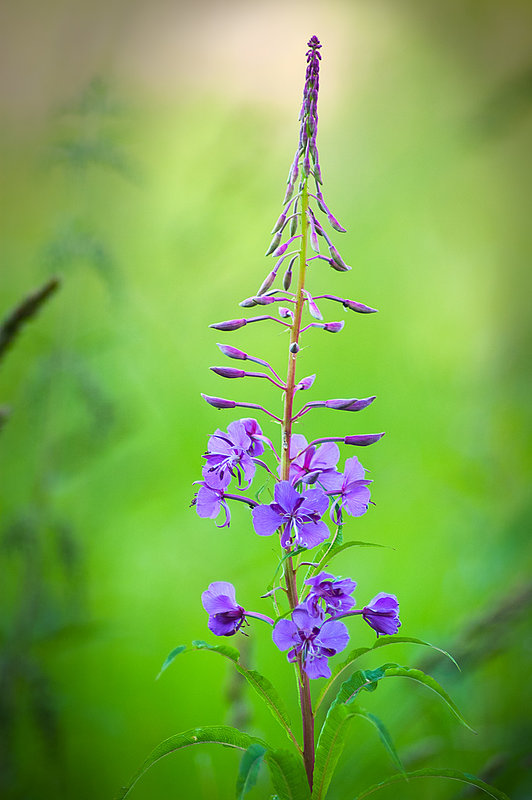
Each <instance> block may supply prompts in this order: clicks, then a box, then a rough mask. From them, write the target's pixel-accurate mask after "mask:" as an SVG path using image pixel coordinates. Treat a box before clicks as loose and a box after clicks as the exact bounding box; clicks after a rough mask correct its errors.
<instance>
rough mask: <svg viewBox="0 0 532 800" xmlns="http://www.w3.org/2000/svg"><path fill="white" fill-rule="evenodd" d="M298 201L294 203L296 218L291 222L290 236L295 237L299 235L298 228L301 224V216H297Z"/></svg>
mask: <svg viewBox="0 0 532 800" xmlns="http://www.w3.org/2000/svg"><path fill="white" fill-rule="evenodd" d="M297 202H298V201H297V200H296V202H295V203H294V216H293V217H292V219H291V220H290V236H294V235H295V234H296V233H297V226H298V223H299V214H297V213H296V212H297Z"/></svg>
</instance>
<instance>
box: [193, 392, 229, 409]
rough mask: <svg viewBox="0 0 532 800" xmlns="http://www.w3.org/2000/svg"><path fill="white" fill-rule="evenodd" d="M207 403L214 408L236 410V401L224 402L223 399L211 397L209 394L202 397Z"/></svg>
mask: <svg viewBox="0 0 532 800" xmlns="http://www.w3.org/2000/svg"><path fill="white" fill-rule="evenodd" d="M201 396H202V397H203V399H204V400H205V402H206V403H208V404H209V405H210V406H214V408H236V403H235V401H234V400H224V398H223V397H211V396H210V395H208V394H202V395H201Z"/></svg>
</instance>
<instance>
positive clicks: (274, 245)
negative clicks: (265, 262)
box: [265, 231, 283, 256]
mask: <svg viewBox="0 0 532 800" xmlns="http://www.w3.org/2000/svg"><path fill="white" fill-rule="evenodd" d="M282 235H283V234H282V232H281V231H278V232H277V233H276V234H275V236H274V237H273V239H272V240H271V242H270V246H269V247H268V249H267V250H266V253H265V255H267V256H270V255H271V254H272V253H273V251H274V250H276V249H277V247H278V246H279V242H280V241H281V236H282Z"/></svg>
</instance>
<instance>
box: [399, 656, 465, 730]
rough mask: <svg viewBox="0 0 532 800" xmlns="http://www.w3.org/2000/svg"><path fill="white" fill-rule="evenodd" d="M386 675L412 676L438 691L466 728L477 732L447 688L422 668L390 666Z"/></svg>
mask: <svg viewBox="0 0 532 800" xmlns="http://www.w3.org/2000/svg"><path fill="white" fill-rule="evenodd" d="M384 677H386V678H394V677H396V678H410V679H411V680H413V681H416V682H417V683H422V684H423V686H426V687H427V688H429V689H432V691H433V692H436V694H437V695H439V697H441V699H442V700H443V701H444V703H446V704H447V706H448V707H449V709H450V710H451V711H452V713H453V714H454V716H455V717H456V718H457V719H458V720H459V721H460V722H461V723H462V725H464V726H465V727H466V728H468V729H469V730H470V731H472V733H476V731H475V730H474V729H473V728H472V727H471V725H468V723H467V722H466V721H465V719H464V718H463V716H462V714H461V713H460V711H459V710H458V708H457V706H456V705H455V703H454V702H453V700H451V698H450V697H449V695H448V694H447V692H446V691H445V689H443V688H442V687H441V686H440V684H439V683H438V681H437V680H436V679H435V678H433V677H432V676H431V675H426V674H425V673H424V672H423V671H422V670H420V669H410V668H409V667H389V668H387V669H386V674H385V676H384Z"/></svg>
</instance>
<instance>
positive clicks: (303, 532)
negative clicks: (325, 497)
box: [297, 519, 330, 549]
mask: <svg viewBox="0 0 532 800" xmlns="http://www.w3.org/2000/svg"><path fill="white" fill-rule="evenodd" d="M329 533H330V531H329V528H328V527H327V525H326V524H325V523H324V522H323V520H321V519H320V520H318V522H306V523H305V524H304V525H298V526H297V543H298V545H300V546H302V547H306V548H308V549H310V548H311V547H316V545H317V544H321V543H322V542H324V541H325V540H326V539H328V538H329Z"/></svg>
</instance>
